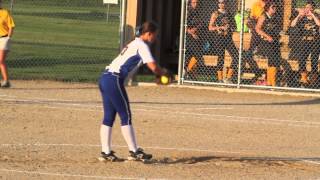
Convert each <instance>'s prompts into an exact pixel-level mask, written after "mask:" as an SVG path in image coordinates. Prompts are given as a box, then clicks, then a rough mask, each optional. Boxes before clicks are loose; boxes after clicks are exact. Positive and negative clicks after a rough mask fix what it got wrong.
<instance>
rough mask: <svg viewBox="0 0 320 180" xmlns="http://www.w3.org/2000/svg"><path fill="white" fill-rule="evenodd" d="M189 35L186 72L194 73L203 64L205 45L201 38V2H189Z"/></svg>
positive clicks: (187, 39) (196, 0)
mask: <svg viewBox="0 0 320 180" xmlns="http://www.w3.org/2000/svg"><path fill="white" fill-rule="evenodd" d="M188 2H189V4H188V12H187V15H188V16H187V35H186V58H185V60H186V63H185V64H186V67H185V68H186V72H187V73H188V74H190V73H192V72H193V71H194V70H195V68H196V67H198V68H199V66H200V65H202V64H203V57H202V56H203V43H202V40H201V37H200V30H201V28H202V21H201V15H200V13H201V12H200V8H199V3H200V1H199V0H189V1H188Z"/></svg>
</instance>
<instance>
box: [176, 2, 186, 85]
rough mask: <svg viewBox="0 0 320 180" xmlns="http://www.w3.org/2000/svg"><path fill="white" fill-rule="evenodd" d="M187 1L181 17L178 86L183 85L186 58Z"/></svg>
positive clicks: (182, 5) (182, 3)
mask: <svg viewBox="0 0 320 180" xmlns="http://www.w3.org/2000/svg"><path fill="white" fill-rule="evenodd" d="M186 5H187V3H186V0H181V17H180V39H179V69H178V85H181V84H182V83H183V82H182V78H183V77H182V76H183V71H184V68H183V67H184V57H185V44H184V43H185V33H186V32H185V31H186V29H185V19H186V16H187V15H186Z"/></svg>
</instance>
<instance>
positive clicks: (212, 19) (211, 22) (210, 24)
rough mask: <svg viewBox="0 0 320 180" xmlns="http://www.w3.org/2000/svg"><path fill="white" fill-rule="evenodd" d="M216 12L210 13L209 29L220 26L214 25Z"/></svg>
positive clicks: (213, 29) (217, 28)
mask: <svg viewBox="0 0 320 180" xmlns="http://www.w3.org/2000/svg"><path fill="white" fill-rule="evenodd" d="M217 17H218V14H217V13H216V12H214V13H212V15H211V18H210V22H209V27H208V29H209V31H217V30H220V27H218V26H216V25H215V24H216V20H217Z"/></svg>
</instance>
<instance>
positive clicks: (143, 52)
mask: <svg viewBox="0 0 320 180" xmlns="http://www.w3.org/2000/svg"><path fill="white" fill-rule="evenodd" d="M149 62H154V58H153V56H152V54H151V52H150V48H149V46H148V44H147V43H145V42H144V41H143V40H142V39H140V38H136V39H135V40H133V41H132V42H130V43H129V44H128V45H127V46H126V47H124V48H123V50H122V52H121V53H120V54H119V56H118V57H116V58H115V59H114V60H113V61H112V62H111V64H110V65H109V66H107V67H106V69H108V72H113V73H119V74H120V77H121V78H126V77H127V76H128V74H129V73H130V72H132V71H135V70H136V69H137V68H139V67H140V66H141V65H143V64H146V63H149Z"/></svg>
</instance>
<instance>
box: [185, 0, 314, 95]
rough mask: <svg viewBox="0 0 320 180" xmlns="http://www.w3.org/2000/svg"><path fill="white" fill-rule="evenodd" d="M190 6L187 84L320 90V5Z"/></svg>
mask: <svg viewBox="0 0 320 180" xmlns="http://www.w3.org/2000/svg"><path fill="white" fill-rule="evenodd" d="M186 2H187V3H186V16H185V27H186V28H185V36H184V37H185V38H184V49H185V51H184V58H183V70H182V71H183V73H182V82H183V83H200V84H217V85H224V86H237V87H258V88H268V89H270V88H272V89H295V90H307V91H319V89H320V77H319V62H320V61H319V54H320V48H319V46H320V34H319V28H320V15H319V14H318V12H319V9H317V8H318V5H319V4H317V3H314V2H312V1H292V2H291V1H290V3H289V1H262V0H255V1H240V0H231V1H229V0H228V1H227V0H225V1H223V0H214V1H211V0H187V1H186Z"/></svg>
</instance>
